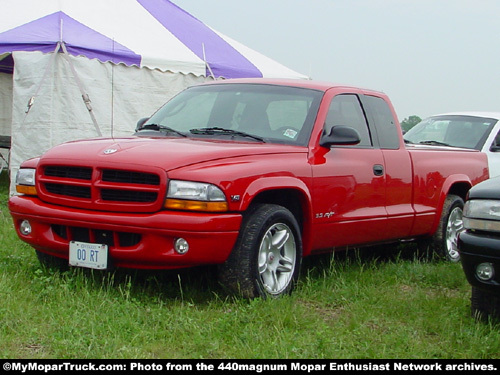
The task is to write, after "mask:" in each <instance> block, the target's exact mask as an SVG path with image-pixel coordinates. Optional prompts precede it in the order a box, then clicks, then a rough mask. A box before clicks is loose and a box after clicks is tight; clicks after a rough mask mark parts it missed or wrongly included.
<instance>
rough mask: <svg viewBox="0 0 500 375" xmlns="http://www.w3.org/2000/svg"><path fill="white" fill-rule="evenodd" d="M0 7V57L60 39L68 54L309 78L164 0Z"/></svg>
mask: <svg viewBox="0 0 500 375" xmlns="http://www.w3.org/2000/svg"><path fill="white" fill-rule="evenodd" d="M30 3H32V5H31V6H30ZM18 6H19V8H18ZM21 9H22V10H21ZM26 9H28V10H29V11H23V10H26ZM35 10H36V11H35ZM2 12H3V13H4V15H3V17H2V19H3V20H4V21H2V25H0V59H1V57H2V56H4V57H5V56H8V55H9V54H11V53H12V52H14V51H41V52H44V53H48V52H53V51H54V50H55V48H56V45H57V43H58V42H64V44H65V46H66V48H67V50H68V52H69V53H70V54H72V55H75V56H86V57H88V58H89V59H98V60H100V61H103V62H105V61H111V62H113V63H116V64H118V63H122V64H126V65H137V66H140V67H143V66H144V67H149V68H152V69H160V70H164V71H166V70H169V71H173V72H181V73H186V74H187V73H192V74H195V75H206V76H210V75H213V76H214V77H215V78H219V77H224V78H240V77H262V76H266V77H283V78H306V77H305V76H303V75H301V74H299V73H296V72H294V71H292V70H290V69H288V68H286V67H285V66H283V65H281V64H279V63H277V62H275V61H273V60H271V59H269V58H267V57H265V56H263V55H261V54H259V53H257V52H255V51H253V50H251V49H249V48H247V47H245V46H242V45H241V44H239V43H237V42H235V41H233V40H231V39H229V38H227V37H225V36H223V35H221V34H219V33H217V32H215V31H214V30H212V29H211V28H209V27H207V26H206V25H205V24H204V23H202V22H201V21H200V20H198V19H197V18H195V17H193V16H192V15H190V14H189V13H187V12H185V11H184V10H182V9H181V8H179V7H178V6H177V5H175V4H173V3H172V2H170V1H168V0H120V1H110V0H87V1H85V6H82V4H80V2H77V1H75V0H59V1H56V0H44V1H43V2H40V1H35V0H18V1H16V2H15V3H13V5H12V6H11V7H9V8H7V9H3V11H2ZM5 13H7V14H5ZM12 63H13V62H12V59H3V61H0V69H1V70H3V71H8V70H9V69H12ZM2 67H3V68H2Z"/></svg>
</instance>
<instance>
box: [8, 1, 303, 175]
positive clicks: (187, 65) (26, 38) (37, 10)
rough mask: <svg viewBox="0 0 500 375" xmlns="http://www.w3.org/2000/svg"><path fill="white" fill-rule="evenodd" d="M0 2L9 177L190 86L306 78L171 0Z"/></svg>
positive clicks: (117, 130) (124, 129)
mask: <svg viewBox="0 0 500 375" xmlns="http://www.w3.org/2000/svg"><path fill="white" fill-rule="evenodd" d="M0 5H1V8H2V22H1V23H0V136H11V149H10V169H11V174H12V175H13V174H14V173H15V172H16V171H17V169H18V167H19V165H20V163H21V162H22V161H24V160H26V159H28V158H31V157H35V156H38V155H40V154H41V153H43V152H44V151H46V150H47V149H49V148H50V147H52V146H55V145H57V144H60V143H62V142H66V141H70V140H75V139H81V138H89V137H96V136H100V135H102V136H123V135H130V134H131V133H132V132H133V129H134V127H135V123H136V121H137V120H138V119H139V118H141V117H145V116H148V115H150V114H152V112H153V111H154V110H155V109H157V108H158V107H159V106H160V105H161V104H163V103H164V102H165V101H166V100H167V99H168V98H170V97H171V96H173V95H174V94H176V93H177V92H179V91H180V90H182V89H183V88H185V87H187V86H190V85H192V84H196V83H200V82H203V81H205V80H211V79H219V78H238V77H262V76H263V77H273V78H297V79H306V78H307V77H306V76H304V75H302V74H299V73H297V72H295V71H293V70H291V69H288V68H287V67H285V66H283V65H281V64H279V63H277V62H276V61H273V60H271V59H269V58H267V57H265V56H263V55H261V54H259V53H258V52H256V51H253V50H251V49H249V48H247V47H245V46H243V45H241V44H240V43H237V42H236V41H234V40H232V39H230V38H228V37H226V36H224V35H222V34H220V33H218V32H216V31H214V30H213V29H211V28H209V27H207V26H206V25H205V24H203V23H202V22H201V21H200V20H198V19H196V18H194V17H193V16H191V15H190V14H188V13H186V12H185V11H183V10H182V9H180V8H179V7H177V6H176V5H175V4H173V3H172V2H170V1H168V0H85V1H83V0H44V1H39V0H0ZM207 6H208V5H207ZM4 151H5V150H4Z"/></svg>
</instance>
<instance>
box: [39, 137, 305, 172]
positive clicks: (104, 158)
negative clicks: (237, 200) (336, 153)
mask: <svg viewBox="0 0 500 375" xmlns="http://www.w3.org/2000/svg"><path fill="white" fill-rule="evenodd" d="M305 152H307V148H305V147H299V146H291V145H280V144H271V143H255V142H234V141H219V140H213V139H210V140H205V139H193V138H142V137H141V138H139V137H131V138H119V139H118V138H113V139H111V138H110V139H91V140H82V141H73V142H68V143H64V144H61V145H59V146H56V147H54V148H52V149H50V150H49V151H47V152H46V153H45V154H44V155H43V156H42V157H41V160H43V161H44V162H51V161H52V160H53V161H57V162H59V163H60V162H64V163H67V162H77V164H80V165H81V164H82V160H83V161H85V162H86V164H87V165H92V164H107V165H110V164H119V165H124V164H127V165H142V166H144V165H153V164H154V166H155V167H159V168H162V169H164V170H166V171H169V170H172V169H176V168H180V167H183V166H187V165H192V164H197V163H202V162H206V161H211V160H218V159H225V158H234V157H241V156H246V155H264V154H277V153H278V154H282V153H305Z"/></svg>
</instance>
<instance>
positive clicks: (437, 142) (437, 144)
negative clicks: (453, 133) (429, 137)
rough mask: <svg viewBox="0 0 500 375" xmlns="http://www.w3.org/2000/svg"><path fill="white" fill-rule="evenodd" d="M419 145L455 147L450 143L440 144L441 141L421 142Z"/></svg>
mask: <svg viewBox="0 0 500 375" xmlns="http://www.w3.org/2000/svg"><path fill="white" fill-rule="evenodd" d="M418 143H420V144H421V145H434V146H448V147H453V146H452V145H449V144H448V143H444V142H439V141H420V142H418Z"/></svg>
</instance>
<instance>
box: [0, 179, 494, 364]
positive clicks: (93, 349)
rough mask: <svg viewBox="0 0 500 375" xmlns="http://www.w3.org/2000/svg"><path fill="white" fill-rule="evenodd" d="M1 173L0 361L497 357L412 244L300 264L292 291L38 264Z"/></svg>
mask: <svg viewBox="0 0 500 375" xmlns="http://www.w3.org/2000/svg"><path fill="white" fill-rule="evenodd" d="M7 199H8V192H7V176H6V174H5V172H4V173H3V174H2V175H0V210H1V212H0V357H1V358H65V359H72V358H142V359H144V358H172V359H174V358H177V359H181V358H195V359H200V358H203V359H209V358H218V359H224V358H234V359H242V358H275V359H304V358H321V359H326V358H329V359H331V358H336V359H346V358H349V359H353V358H370V359H377V358H384V359H394V358H401V359H403V358H411V359H417V358H443V359H450V358H456V359H479V358H483V359H491V358H499V357H500V326H499V325H497V324H493V323H491V322H490V323H481V322H477V321H475V320H474V319H473V318H471V315H470V301H469V299H470V287H469V285H468V283H467V281H466V280H465V277H464V275H463V272H462V269H461V266H460V265H459V264H450V263H445V262H440V261H432V260H424V259H418V258H416V257H414V256H413V255H412V253H413V249H412V247H411V245H406V246H404V247H399V248H398V249H397V250H396V251H394V253H393V255H392V256H387V254H386V251H384V252H382V251H380V250H375V249H364V250H362V251H349V252H347V253H338V254H336V255H335V256H318V257H313V258H308V259H307V260H306V261H305V262H304V267H303V271H302V275H301V278H300V282H299V285H298V287H297V289H296V290H295V292H294V293H293V295H292V296H289V297H285V298H281V299H279V300H261V299H256V300H243V299H237V298H234V297H229V296H227V295H226V294H224V292H223V291H222V289H221V288H220V286H219V285H218V284H217V282H216V281H215V276H214V273H213V270H212V269H211V268H201V269H192V270H184V271H181V272H132V271H128V272H126V271H117V272H114V273H104V274H103V273H92V272H89V271H85V270H81V269H70V270H69V271H67V272H64V273H59V272H56V271H52V270H46V269H42V268H41V267H40V265H39V263H38V260H37V259H36V256H35V253H34V251H33V250H32V249H31V248H30V247H29V246H27V245H25V244H24V243H23V242H21V241H20V240H18V239H17V236H16V234H15V231H14V229H13V226H12V222H11V219H10V216H9V214H8V209H7Z"/></svg>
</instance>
